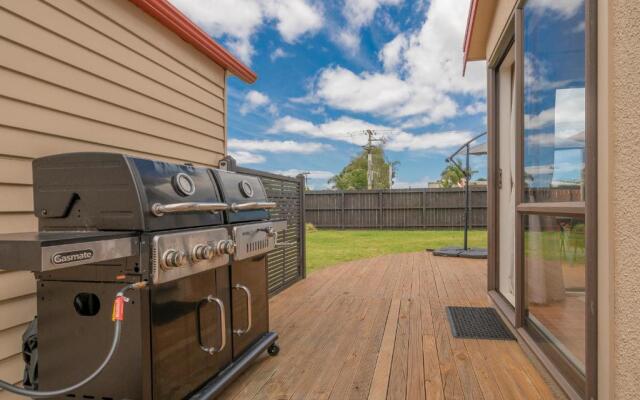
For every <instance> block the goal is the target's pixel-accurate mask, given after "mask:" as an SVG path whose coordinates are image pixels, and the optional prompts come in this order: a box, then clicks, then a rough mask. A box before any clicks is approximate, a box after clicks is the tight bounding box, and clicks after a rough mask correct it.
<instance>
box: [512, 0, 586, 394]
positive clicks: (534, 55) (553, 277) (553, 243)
mask: <svg viewBox="0 0 640 400" xmlns="http://www.w3.org/2000/svg"><path fill="white" fill-rule="evenodd" d="M521 13H522V14H521V30H520V32H519V34H520V35H522V36H521V40H520V45H521V47H522V51H521V60H520V62H521V63H522V70H521V71H522V87H521V88H522V102H521V107H522V111H521V112H522V119H521V125H520V129H521V132H522V133H521V134H520V135H519V136H518V137H519V143H518V145H519V146H520V153H519V155H520V157H519V168H520V174H519V179H520V182H519V185H518V189H519V190H520V193H519V195H518V202H517V203H518V204H517V207H516V210H517V217H516V218H518V219H519V221H518V224H517V229H518V231H519V232H518V235H517V236H518V239H517V240H519V243H518V248H519V249H520V256H521V258H520V263H519V264H520V265H519V267H520V268H521V269H520V270H521V271H522V272H521V274H522V280H521V288H520V289H521V291H522V295H521V299H522V300H521V301H522V305H521V313H520V315H521V318H522V321H521V323H522V325H523V326H524V329H525V330H526V332H527V333H528V334H529V335H530V336H531V337H532V338H533V340H534V341H535V342H536V343H537V345H538V347H539V349H540V350H541V351H543V352H544V353H545V354H546V356H547V357H548V358H549V359H550V360H551V361H552V362H553V364H554V365H555V366H556V367H557V369H558V370H559V371H560V373H561V374H562V375H563V377H564V378H565V379H566V381H567V382H568V384H569V385H570V386H571V387H572V388H573V389H574V390H575V392H576V393H577V394H578V395H580V396H581V397H584V396H585V393H586V384H585V382H586V374H587V368H586V366H587V352H588V351H589V349H587V345H586V343H587V335H588V329H587V328H588V323H587V322H588V321H587V317H588V310H587V304H588V301H589V298H588V293H587V277H588V274H587V268H588V266H587V240H586V232H587V228H589V227H588V226H587V223H590V221H587V219H586V213H587V188H588V185H590V184H591V183H592V182H590V181H588V180H587V179H586V177H587V168H591V167H592V166H590V165H588V164H587V163H588V161H587V152H586V149H587V146H586V144H587V139H588V137H587V136H586V135H585V131H586V121H587V120H586V101H585V98H586V96H585V88H586V83H587V81H586V79H587V78H586V77H587V74H586V65H587V63H586V54H585V51H586V46H585V44H586V35H585V0H572V1H564V2H550V1H546V0H528V1H526V2H525V3H524V6H523V7H522V10H521ZM593 167H595V166H593ZM592 350H593V351H595V349H592Z"/></svg>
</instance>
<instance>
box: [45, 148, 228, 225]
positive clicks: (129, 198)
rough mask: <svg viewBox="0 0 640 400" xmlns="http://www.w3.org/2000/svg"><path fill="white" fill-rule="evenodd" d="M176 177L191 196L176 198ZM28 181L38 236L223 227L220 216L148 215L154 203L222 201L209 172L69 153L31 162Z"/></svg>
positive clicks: (111, 155)
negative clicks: (61, 232) (65, 232)
mask: <svg viewBox="0 0 640 400" xmlns="http://www.w3.org/2000/svg"><path fill="white" fill-rule="evenodd" d="M179 174H185V175H187V176H188V178H186V180H187V182H188V181H191V182H192V183H193V185H194V186H195V191H194V192H193V194H190V195H189V194H185V193H184V192H183V193H181V191H180V188H179V187H177V186H178V185H177V184H176V177H177V176H178V175H179ZM33 182H34V185H33V190H34V205H35V214H36V216H37V217H38V220H39V227H40V230H41V231H51V230H137V231H156V230H166V229H178V228H188V227H197V226H205V225H217V224H222V223H223V222H224V221H223V216H222V213H220V212H218V213H215V214H214V213H211V212H202V211H200V212H184V213H175V214H164V215H162V216H156V215H154V214H153V213H152V212H151V207H152V205H153V204H156V203H159V204H172V203H181V202H206V203H219V202H221V201H222V200H221V197H220V193H219V191H218V188H217V185H216V183H215V181H214V179H213V176H212V174H211V172H210V169H208V168H202V167H194V166H192V165H181V164H173V163H168V162H162V161H152V160H146V159H141V158H134V157H129V156H126V155H123V154H117V153H68V154H61V155H55V156H49V157H43V158H39V159H36V160H34V161H33ZM187 192H188V190H187Z"/></svg>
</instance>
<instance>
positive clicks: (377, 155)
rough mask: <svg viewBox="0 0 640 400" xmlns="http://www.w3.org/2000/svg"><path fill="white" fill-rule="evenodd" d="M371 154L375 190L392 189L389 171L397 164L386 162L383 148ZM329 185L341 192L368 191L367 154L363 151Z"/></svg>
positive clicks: (374, 149) (376, 148) (330, 180)
mask: <svg viewBox="0 0 640 400" xmlns="http://www.w3.org/2000/svg"><path fill="white" fill-rule="evenodd" d="M371 154H372V156H373V188H374V189H389V188H390V187H391V182H390V179H389V178H390V176H389V175H390V174H389V170H390V168H393V166H394V165H396V164H397V163H390V162H388V161H387V160H385V157H384V150H383V149H382V148H379V147H375V148H373V149H372V153H371ZM329 184H331V185H332V186H333V187H334V188H335V189H340V190H365V189H367V152H366V151H363V152H362V153H360V154H359V155H358V156H356V157H354V158H353V159H352V160H351V162H349V164H348V165H347V166H346V167H344V168H343V169H342V171H340V173H339V174H338V175H336V176H334V177H332V178H331V179H329Z"/></svg>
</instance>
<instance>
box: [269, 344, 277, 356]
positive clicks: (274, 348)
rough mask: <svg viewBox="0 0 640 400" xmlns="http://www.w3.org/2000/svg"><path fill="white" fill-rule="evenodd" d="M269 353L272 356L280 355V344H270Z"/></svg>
mask: <svg viewBox="0 0 640 400" xmlns="http://www.w3.org/2000/svg"><path fill="white" fill-rule="evenodd" d="M267 353H269V355H270V356H271V357H275V356H277V355H278V353H280V346H278V345H277V344H275V343H274V344H272V345H271V346H269V348H268V349H267Z"/></svg>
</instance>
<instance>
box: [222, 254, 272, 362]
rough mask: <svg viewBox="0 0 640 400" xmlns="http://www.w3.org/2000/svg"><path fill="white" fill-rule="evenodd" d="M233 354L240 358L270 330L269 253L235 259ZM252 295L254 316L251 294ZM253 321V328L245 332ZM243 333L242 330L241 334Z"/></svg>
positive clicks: (232, 273)
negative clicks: (240, 259)
mask: <svg viewBox="0 0 640 400" xmlns="http://www.w3.org/2000/svg"><path fill="white" fill-rule="evenodd" d="M231 287H232V290H231V298H232V303H231V309H232V313H233V318H232V320H233V331H234V333H233V357H234V358H237V357H239V356H240V355H242V353H243V352H244V351H245V350H246V349H247V347H249V346H251V345H252V344H253V343H254V342H255V341H256V340H257V339H258V338H260V337H261V336H262V335H263V334H265V333H267V331H268V330H269V299H268V297H267V268H266V257H265V256H261V257H260V258H257V259H256V258H254V259H247V260H242V261H236V262H234V263H233V264H232V267H231ZM244 288H246V289H247V290H248V291H249V292H250V297H251V318H250V319H249V314H248V310H249V307H248V296H247V293H246V290H245V289H244ZM249 321H251V328H250V329H249V331H248V332H245V331H246V329H247V327H248V326H249ZM238 333H240V334H238Z"/></svg>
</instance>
